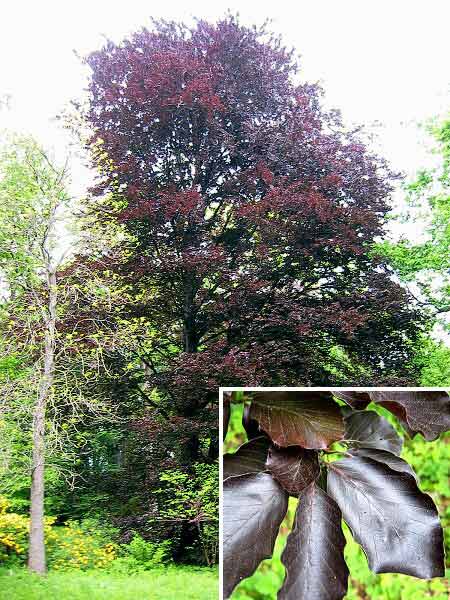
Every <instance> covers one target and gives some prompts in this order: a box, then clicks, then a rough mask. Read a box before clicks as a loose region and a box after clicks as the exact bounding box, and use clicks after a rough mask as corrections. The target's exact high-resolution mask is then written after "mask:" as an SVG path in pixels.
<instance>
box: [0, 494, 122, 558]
mask: <svg viewBox="0 0 450 600" xmlns="http://www.w3.org/2000/svg"><path fill="white" fill-rule="evenodd" d="M7 509H8V503H7V501H6V499H5V498H1V499H0V564H3V565H8V566H15V565H24V564H25V563H26V560H27V552H28V534H29V529H30V519H29V517H26V516H24V515H19V514H16V513H8V512H7ZM54 522H55V519H54V518H53V517H46V519H45V527H44V533H45V546H46V551H47V562H48V566H49V568H50V569H57V570H58V569H59V570H66V569H82V570H87V569H92V568H105V567H107V566H109V565H110V564H111V562H112V561H113V560H114V559H115V558H116V550H117V545H116V544H113V543H111V542H109V543H106V540H105V532H104V531H102V530H101V529H99V531H98V532H96V531H95V530H94V529H93V525H94V524H93V523H92V522H90V523H87V524H80V523H76V522H71V521H70V522H68V523H67V524H66V525H64V526H55V525H54Z"/></svg>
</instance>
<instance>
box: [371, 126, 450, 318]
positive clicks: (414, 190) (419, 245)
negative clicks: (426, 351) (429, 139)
mask: <svg viewBox="0 0 450 600" xmlns="http://www.w3.org/2000/svg"><path fill="white" fill-rule="evenodd" d="M428 131H429V133H430V134H431V135H432V136H433V138H434V140H435V142H436V147H435V148H434V153H435V154H437V155H438V158H439V164H438V166H436V167H435V168H432V169H423V170H421V171H420V172H419V173H418V175H417V177H416V178H415V180H414V181H412V182H411V183H409V184H408V185H407V186H406V209H405V210H401V211H400V212H399V213H398V214H395V215H394V216H393V218H394V223H407V224H410V225H415V226H416V231H417V229H418V226H419V227H420V229H421V230H422V231H421V234H422V235H420V237H419V238H417V236H415V237H416V239H410V238H408V237H406V236H403V237H401V238H400V239H399V240H398V241H396V242H392V241H389V240H386V241H384V242H383V243H381V244H380V245H379V246H378V249H379V250H381V251H382V252H383V254H384V255H385V256H386V257H387V258H388V259H389V261H390V262H391V264H392V265H393V266H394V268H395V269H396V271H397V273H398V275H399V276H400V278H401V279H402V281H403V282H404V283H406V284H407V285H408V287H409V288H410V290H411V291H413V292H415V295H416V298H417V302H418V303H419V304H423V305H424V306H426V307H427V308H428V309H429V310H430V312H431V313H432V314H433V315H434V316H435V317H437V318H439V317H440V316H444V317H445V316H447V315H448V314H449V313H450V118H448V119H446V120H444V121H442V122H440V123H434V124H432V125H429V126H428ZM441 323H442V324H443V326H444V327H445V328H447V325H446V321H445V318H444V320H441Z"/></svg>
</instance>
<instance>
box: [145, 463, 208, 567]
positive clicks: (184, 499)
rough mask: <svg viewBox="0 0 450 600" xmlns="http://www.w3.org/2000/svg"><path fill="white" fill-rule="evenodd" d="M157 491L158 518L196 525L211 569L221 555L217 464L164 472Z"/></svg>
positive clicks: (201, 545) (204, 560) (205, 559)
mask: <svg viewBox="0 0 450 600" xmlns="http://www.w3.org/2000/svg"><path fill="white" fill-rule="evenodd" d="M160 481H161V483H162V485H163V487H161V488H160V489H157V490H155V492H154V493H155V495H156V496H157V497H158V503H159V514H160V516H161V517H162V518H165V519H167V520H168V521H172V520H173V521H176V522H180V523H182V522H184V523H185V524H191V525H195V527H196V529H197V536H198V542H199V545H200V548H201V552H202V555H203V563H204V564H206V565H208V566H212V565H213V564H215V563H217V561H218V555H219V517H218V514H217V513H218V511H217V509H218V501H219V469H218V465H217V463H214V464H206V463H197V464H194V465H193V467H192V469H191V470H190V471H189V472H185V471H181V470H178V469H171V470H170V471H169V470H168V471H163V473H162V474H161V476H160Z"/></svg>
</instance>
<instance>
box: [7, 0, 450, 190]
mask: <svg viewBox="0 0 450 600" xmlns="http://www.w3.org/2000/svg"><path fill="white" fill-rule="evenodd" d="M449 6H450V5H449V3H448V2H446V1H445V0H442V1H440V0H427V1H426V2H425V1H421V2H414V1H411V0H409V1H408V0H396V1H393V0H391V1H384V0H377V1H371V0H365V1H361V0H360V1H351V0H327V1H325V0H307V1H305V0H304V1H301V0H300V1H297V2H294V1H293V0H292V1H291V2H287V1H284V0H276V1H273V0H272V1H271V2H266V1H265V0H259V1H256V2H253V1H252V2H245V1H240V2H235V1H234V2H232V1H226V2H225V1H222V0H216V1H215V2H214V1H213V0H208V1H206V0H190V1H189V2H176V1H173V0H165V1H163V2H156V3H152V2H149V1H137V0H127V1H125V2H124V1H123V0H121V1H120V2H118V1H115V0H109V1H105V0H89V1H86V0H77V1H76V2H75V1H70V0H65V1H59V2H58V1H56V0H54V1H52V0H40V1H33V0H28V1H24V0H14V1H9V0H3V2H2V9H1V14H0V56H1V61H2V64H1V79H0V97H1V95H2V94H10V95H11V97H12V100H11V108H10V110H9V111H5V110H2V111H0V127H5V126H7V127H9V128H11V129H15V130H21V131H28V132H30V133H33V134H34V135H35V136H37V137H38V139H39V140H40V141H41V142H43V143H44V144H45V145H47V146H53V147H56V148H57V150H58V152H64V146H65V144H66V138H65V137H64V136H62V135H61V133H60V132H59V131H58V125H57V124H56V123H55V122H54V117H55V115H57V114H58V113H59V112H60V111H61V109H62V108H63V107H64V106H65V105H66V104H67V103H68V102H69V101H70V99H72V98H76V97H77V96H79V95H80V91H81V90H82V89H83V87H84V86H85V83H86V77H87V72H86V70H85V69H84V67H83V66H82V65H81V63H80V60H79V59H78V58H77V56H76V53H79V54H81V55H83V54H86V53H88V52H89V51H91V50H94V49H96V48H98V47H100V46H101V45H102V44H103V42H104V39H105V37H110V38H112V39H113V40H116V41H119V40H121V39H122V38H123V37H124V36H126V35H127V34H129V33H130V32H132V31H133V30H135V29H137V28H139V27H141V26H143V25H146V24H148V23H149V18H150V17H151V16H153V17H164V18H173V19H180V20H185V21H189V20H190V19H191V18H192V17H203V18H207V19H216V18H217V17H220V16H221V15H223V14H224V13H225V12H226V10H227V9H230V10H231V11H232V12H239V13H240V15H241V18H242V20H243V21H244V22H245V23H249V24H250V23H261V22H262V21H263V20H264V19H266V18H270V19H272V21H273V22H272V29H273V30H275V31H276V32H278V33H281V34H282V36H283V38H284V40H285V42H286V44H287V45H288V46H294V47H295V48H296V50H297V51H298V53H299V54H300V55H301V56H302V60H301V62H302V67H303V70H302V78H304V79H305V80H309V81H321V83H322V85H323V87H324V88H325V92H326V104H327V105H328V106H334V107H337V108H340V109H341V110H342V112H343V115H344V119H345V120H346V121H347V122H349V123H355V122H357V123H365V124H367V125H369V126H373V124H374V123H375V122H377V121H379V122H381V123H382V124H383V127H379V128H377V131H378V135H379V146H378V147H379V150H380V151H381V152H382V154H383V155H384V156H386V157H387V158H388V159H389V160H390V161H391V162H392V164H393V166H394V168H396V169H401V170H405V171H406V172H408V173H413V172H414V171H415V170H416V169H417V168H419V167H420V166H421V165H422V164H424V162H426V161H427V160H428V159H427V157H426V153H425V151H424V148H423V144H422V143H421V142H420V135H419V134H418V131H417V128H416V124H415V123H416V122H418V121H423V120H425V119H428V118H430V117H432V116H434V115H437V114H443V113H444V112H445V110H446V109H447V108H448V92H449V84H450V74H449V69H448V65H449V58H450V56H449V43H448V23H449V16H450V10H449ZM73 173H74V177H75V179H76V182H75V185H76V189H77V190H82V189H83V188H84V186H85V184H86V172H83V171H82V170H80V168H79V166H77V165H74V167H73Z"/></svg>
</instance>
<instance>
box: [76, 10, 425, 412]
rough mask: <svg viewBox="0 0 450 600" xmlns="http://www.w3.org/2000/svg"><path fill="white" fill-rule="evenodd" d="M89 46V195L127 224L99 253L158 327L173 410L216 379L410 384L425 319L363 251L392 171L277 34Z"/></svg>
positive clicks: (180, 32)
mask: <svg viewBox="0 0 450 600" xmlns="http://www.w3.org/2000/svg"><path fill="white" fill-rule="evenodd" d="M86 62H87V64H88V65H89V67H90V68H91V71H92V72H91V78H90V83H89V102H88V106H87V108H86V110H85V113H84V119H85V123H86V124H87V125H88V127H89V128H90V131H91V132H92V135H91V137H90V139H89V140H88V142H87V146H88V149H89V151H90V154H91V157H92V162H93V165H94V166H95V168H96V169H97V170H98V172H99V179H98V182H97V184H96V186H95V188H94V189H93V190H92V196H91V199H90V202H89V203H88V209H89V211H91V214H92V215H93V216H94V217H95V219H96V222H97V224H98V225H99V226H102V227H108V225H109V224H111V225H114V226H115V227H117V226H120V227H122V228H123V231H124V233H125V235H124V237H123V239H122V240H121V242H120V250H121V256H122V257H123V258H122V259H121V260H120V261H117V260H116V259H115V258H113V257H114V256H115V255H116V253H115V249H114V248H107V249H105V250H104V251H103V252H102V253H100V254H97V255H96V257H95V259H96V260H98V264H99V265H100V266H101V268H102V269H108V271H109V272H114V273H116V274H119V275H120V277H121V280H122V281H123V280H124V281H125V282H126V283H127V284H128V285H130V286H131V288H132V289H133V290H134V294H135V296H136V297H137V298H139V302H137V303H134V304H133V311H135V313H136V314H139V315H142V316H143V317H145V318H146V319H148V321H149V322H151V323H152V324H153V326H154V328H155V330H156V331H157V332H158V335H157V336H154V338H153V339H152V344H151V351H149V352H143V353H142V360H143V361H144V363H145V381H146V385H147V387H149V388H156V389H158V390H159V392H160V395H161V397H162V398H165V399H166V400H167V403H166V405H167V406H169V405H170V407H171V410H173V411H174V414H178V415H181V416H189V417H199V418H200V417H201V414H202V411H203V409H204V407H206V406H208V405H210V404H209V403H211V401H213V398H215V396H216V395H217V387H218V385H220V384H226V385H235V384H238V383H246V384H248V385H250V384H257V385H261V384H265V385H267V384H283V385H287V384H306V385H310V384H316V385H318V384H319V385H322V384H343V383H346V384H349V383H353V384H355V383H358V382H363V383H364V385H367V384H368V383H370V384H380V383H383V384H387V383H390V384H392V383H397V384H398V383H410V384H411V383H414V381H415V373H414V372H413V371H412V370H411V369H410V367H409V360H410V356H411V353H412V349H413V346H414V343H415V340H416V335H417V333H418V331H419V330H420V326H421V317H420V315H419V314H418V313H417V312H416V311H415V310H413V309H412V308H411V306H410V299H409V297H408V295H407V294H406V292H405V291H404V290H403V289H402V288H401V287H400V286H399V285H398V284H397V283H395V282H394V281H393V279H392V277H391V270H390V268H389V267H388V266H387V265H386V264H384V263H383V262H382V261H381V259H379V258H378V257H377V256H374V255H373V253H372V252H371V250H372V245H373V241H374V239H375V238H376V236H379V235H380V234H382V232H383V218H384V215H385V213H386V212H387V209H388V204H389V196H390V192H391V190H392V183H393V179H394V175H393V174H392V173H391V172H390V171H389V169H388V168H387V165H386V163H385V161H384V160H383V159H381V158H379V157H377V156H375V155H373V154H372V153H371V152H370V151H369V150H368V149H367V147H366V146H365V145H364V144H363V143H362V142H361V140H360V138H359V136H358V133H357V132H355V131H348V130H346V129H345V127H344V126H343V125H342V123H341V120H340V117H339V114H338V113H337V112H335V111H326V110H324V108H322V106H321V94H322V91H321V89H320V88H319V87H318V86H317V85H315V84H314V85H313V84H308V83H298V77H297V75H298V65H297V62H296V60H295V58H294V55H293V53H292V52H290V51H287V50H286V49H285V48H284V47H283V46H282V44H281V42H280V40H279V39H277V38H276V37H274V36H272V35H271V34H270V33H268V32H267V30H266V29H265V28H264V27H263V28H260V29H258V28H254V27H250V28H249V27H244V26H243V25H241V24H240V23H239V22H238V21H237V20H236V19H235V18H234V17H231V16H228V17H225V18H224V19H222V20H221V21H219V22H217V23H215V24H211V23H207V22H204V21H199V22H197V23H196V24H195V25H194V26H193V27H186V26H184V25H179V24H176V23H166V22H157V23H155V24H154V27H153V29H152V30H147V29H143V30H142V31H139V32H137V33H136V34H134V35H133V36H131V37H130V38H129V39H127V40H125V41H123V42H122V43H120V44H115V43H113V42H108V43H107V44H106V45H105V47H104V48H103V49H101V50H100V51H98V52H94V53H92V54H91V55H90V56H89V57H87V59H86Z"/></svg>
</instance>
